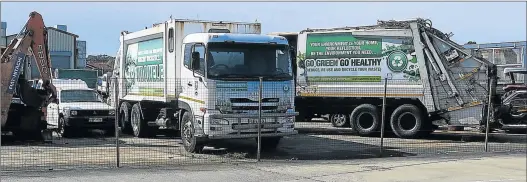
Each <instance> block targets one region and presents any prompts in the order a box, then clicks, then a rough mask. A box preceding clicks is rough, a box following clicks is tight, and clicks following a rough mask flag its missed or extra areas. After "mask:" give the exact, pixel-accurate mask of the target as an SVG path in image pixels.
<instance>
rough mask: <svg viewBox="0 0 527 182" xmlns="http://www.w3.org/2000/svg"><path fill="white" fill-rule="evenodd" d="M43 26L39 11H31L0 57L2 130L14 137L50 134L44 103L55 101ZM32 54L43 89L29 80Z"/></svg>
mask: <svg viewBox="0 0 527 182" xmlns="http://www.w3.org/2000/svg"><path fill="white" fill-rule="evenodd" d="M47 41H48V40H47V29H46V27H45V25H44V20H43V19H42V15H40V14H39V13H37V12H31V13H30V15H29V20H28V21H27V23H26V24H25V26H24V28H23V29H22V31H21V32H20V33H19V34H18V35H17V36H16V37H15V38H14V39H13V40H12V41H11V43H10V44H9V45H8V46H7V48H6V49H5V50H3V51H2V52H1V53H2V55H1V57H0V72H1V73H0V81H1V85H0V121H1V124H2V125H1V126H2V134H6V133H9V132H11V133H12V134H13V135H14V136H15V138H16V139H22V140H42V139H44V140H47V139H46V138H50V137H51V132H50V131H51V130H48V128H50V127H48V124H47V122H46V106H47V105H48V104H49V103H51V102H57V99H56V89H55V87H54V86H53V84H52V83H51V80H52V78H53V77H52V71H51V60H50V57H49V51H48V47H47ZM30 57H33V58H34V60H35V64H36V65H37V67H38V71H39V73H40V77H41V79H42V80H43V82H44V84H43V87H42V88H44V89H36V88H33V87H32V86H31V84H30V83H29V80H28V79H29V76H28V70H29V69H30V67H29V66H28V65H29V62H30V61H29V60H30V59H29V58H30Z"/></svg>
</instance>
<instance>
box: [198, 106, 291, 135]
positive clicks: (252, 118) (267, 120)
mask: <svg viewBox="0 0 527 182" xmlns="http://www.w3.org/2000/svg"><path fill="white" fill-rule="evenodd" d="M297 115H298V113H297V112H289V113H262V114H261V118H262V123H260V124H261V125H260V129H261V130H260V131H261V136H262V137H279V136H288V135H295V134H298V131H296V130H295V129H294V117H295V116H297ZM259 117H260V115H259V114H208V115H205V116H204V117H201V120H202V125H201V127H204V128H203V130H202V131H204V133H202V134H198V133H197V135H198V136H201V137H206V138H209V139H234V138H254V137H257V136H258V118H259ZM198 118H200V117H198ZM198 118H196V119H198ZM198 120H200V119H198ZM213 120H222V121H223V122H224V123H223V124H218V123H217V122H212V121H213Z"/></svg>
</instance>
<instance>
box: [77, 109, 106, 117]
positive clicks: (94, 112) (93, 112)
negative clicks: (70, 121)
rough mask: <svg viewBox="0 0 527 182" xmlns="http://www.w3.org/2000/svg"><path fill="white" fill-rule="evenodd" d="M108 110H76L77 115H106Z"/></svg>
mask: <svg viewBox="0 0 527 182" xmlns="http://www.w3.org/2000/svg"><path fill="white" fill-rule="evenodd" d="M109 112H110V111H108V110H77V116H108V115H109Z"/></svg>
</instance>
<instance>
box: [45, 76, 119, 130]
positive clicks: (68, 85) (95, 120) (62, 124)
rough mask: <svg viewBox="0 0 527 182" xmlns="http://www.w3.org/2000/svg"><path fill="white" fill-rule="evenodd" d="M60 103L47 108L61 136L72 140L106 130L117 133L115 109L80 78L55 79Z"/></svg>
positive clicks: (52, 122) (49, 120) (49, 118)
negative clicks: (80, 134) (84, 133)
mask: <svg viewBox="0 0 527 182" xmlns="http://www.w3.org/2000/svg"><path fill="white" fill-rule="evenodd" d="M53 83H54V85H55V87H56V88H57V96H58V98H59V100H58V104H56V103H51V104H49V105H48V106H47V119H46V120H47V121H48V122H49V123H50V124H52V125H56V126H58V133H59V134H61V135H62V136H63V137H70V136H73V135H74V134H76V133H77V132H78V131H82V130H87V129H103V130H105V131H106V134H107V135H113V134H114V132H115V109H114V108H112V107H111V106H110V105H108V104H107V103H104V102H103V99H102V97H101V95H99V93H97V91H95V90H94V89H92V88H89V87H88V85H87V84H86V82H84V81H82V80H80V79H54V80H53Z"/></svg>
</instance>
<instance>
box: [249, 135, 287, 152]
mask: <svg viewBox="0 0 527 182" xmlns="http://www.w3.org/2000/svg"><path fill="white" fill-rule="evenodd" d="M255 139H256V144H257V145H258V138H255ZM280 139H282V137H262V143H261V147H262V148H261V149H262V151H274V150H276V148H278V144H280Z"/></svg>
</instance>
